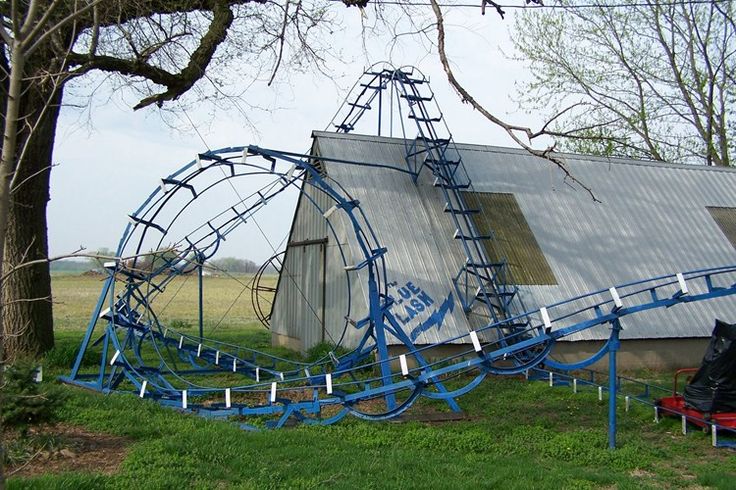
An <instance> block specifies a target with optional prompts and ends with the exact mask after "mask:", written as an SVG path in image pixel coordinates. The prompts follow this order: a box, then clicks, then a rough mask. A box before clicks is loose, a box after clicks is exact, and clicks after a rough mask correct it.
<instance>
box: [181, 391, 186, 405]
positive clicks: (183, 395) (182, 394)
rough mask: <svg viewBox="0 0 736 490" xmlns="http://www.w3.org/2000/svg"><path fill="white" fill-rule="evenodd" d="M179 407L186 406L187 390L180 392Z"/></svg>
mask: <svg viewBox="0 0 736 490" xmlns="http://www.w3.org/2000/svg"><path fill="white" fill-rule="evenodd" d="M181 408H187V390H184V391H182V392H181Z"/></svg>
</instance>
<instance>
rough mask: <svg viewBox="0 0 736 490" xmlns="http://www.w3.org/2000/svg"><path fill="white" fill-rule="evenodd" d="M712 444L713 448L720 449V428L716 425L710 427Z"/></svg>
mask: <svg viewBox="0 0 736 490" xmlns="http://www.w3.org/2000/svg"><path fill="white" fill-rule="evenodd" d="M710 443H711V444H712V445H713V447H718V427H717V426H715V425H711V426H710Z"/></svg>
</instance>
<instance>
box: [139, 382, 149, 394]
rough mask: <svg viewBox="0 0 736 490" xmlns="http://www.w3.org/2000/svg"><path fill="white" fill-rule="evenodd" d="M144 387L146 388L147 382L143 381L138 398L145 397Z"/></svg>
mask: <svg viewBox="0 0 736 490" xmlns="http://www.w3.org/2000/svg"><path fill="white" fill-rule="evenodd" d="M146 386H148V380H147V379H144V380H143V384H141V391H140V392H139V393H138V396H139V397H141V398H143V397H144V396H146Z"/></svg>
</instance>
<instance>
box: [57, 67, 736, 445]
mask: <svg viewBox="0 0 736 490" xmlns="http://www.w3.org/2000/svg"><path fill="white" fill-rule="evenodd" d="M369 113H374V114H377V115H378V117H377V121H376V122H377V128H378V134H379V135H380V134H381V133H382V131H389V132H391V134H393V132H394V130H395V129H396V130H397V131H398V126H396V127H394V124H395V123H394V121H396V120H401V121H402V122H401V127H400V129H401V132H402V136H404V137H405V141H406V147H405V150H406V151H405V155H406V158H405V160H406V162H405V163H406V173H408V174H410V175H411V176H412V177H413V178H414V179H416V178H417V176H418V175H419V174H420V173H421V172H431V174H432V176H433V178H434V182H435V186H436V187H438V188H439V189H440V191H441V193H442V196H443V199H444V200H445V210H446V211H447V212H448V213H447V214H448V219H451V220H452V222H453V225H454V226H455V228H456V232H455V238H457V243H458V246H459V247H461V248H462V250H463V253H464V254H465V257H466V260H465V263H464V265H463V266H462V268H461V269H460V270H459V271H458V273H457V274H456V275H455V276H454V277H453V278H452V281H453V284H454V286H455V292H456V294H457V297H458V298H459V300H460V302H461V304H462V307H463V310H464V312H466V313H470V312H472V311H477V310H479V309H480V310H482V311H483V312H484V313H485V315H486V317H487V318H488V322H487V323H486V324H485V325H484V326H482V327H479V328H477V329H475V330H469V331H468V332H467V333H463V334H461V335H455V336H451V337H449V338H447V339H445V340H443V341H442V342H440V343H438V344H432V345H422V346H417V345H415V344H414V343H413V342H412V340H411V338H410V335H409V334H408V333H407V332H405V331H404V330H403V329H402V326H401V325H400V323H399V322H398V321H397V319H396V316H395V314H394V313H393V312H392V308H393V307H394V306H395V300H394V298H393V297H392V296H391V295H390V294H389V292H388V284H387V282H388V281H387V271H386V265H385V257H386V256H387V254H390V253H391V250H388V249H387V248H386V247H384V246H382V245H381V243H379V239H378V238H377V234H376V233H375V232H374V230H373V229H372V228H371V225H370V223H369V221H368V219H367V218H366V214H365V213H364V212H363V210H362V209H361V204H360V203H359V202H357V201H355V200H354V199H353V198H352V197H351V196H350V195H349V194H348V193H347V192H345V190H344V189H343V188H342V187H341V185H340V183H339V182H335V181H334V180H333V179H331V178H330V177H329V175H328V174H326V173H325V172H324V169H323V168H322V164H323V163H325V162H329V161H330V159H326V158H320V159H319V160H317V159H315V158H314V157H313V156H312V155H306V154H297V153H290V152H284V151H278V150H273V149H266V148H260V147H257V146H237V147H229V148H223V149H219V150H212V151H207V152H204V153H201V154H199V155H197V158H196V159H194V160H193V161H191V162H189V163H188V164H186V165H184V166H183V167H182V168H181V169H180V170H178V171H176V172H174V173H173V174H171V175H169V176H168V177H166V178H164V179H161V181H160V183H159V185H158V186H157V187H156V189H155V190H154V191H153V192H152V193H151V194H150V196H149V197H148V198H147V199H146V200H145V201H144V202H143V203H142V204H141V206H140V207H139V208H138V209H137V210H136V211H135V212H133V213H131V214H130V216H129V223H128V224H127V226H126V228H125V230H124V232H123V235H122V237H121V239H120V242H119V245H118V248H117V250H116V257H119V259H116V260H114V261H110V262H108V263H106V264H105V273H106V278H105V281H104V283H103V286H102V290H101V292H100V295H99V299H98V301H97V303H96V305H95V307H94V310H93V312H92V315H91V319H90V322H89V324H88V327H87V330H86V332H85V335H84V337H83V340H82V343H81V346H80V349H79V353H78V355H77V357H76V359H75V362H74V365H73V366H72V369H71V373H70V374H69V375H68V376H65V377H64V378H63V380H64V381H65V382H67V383H71V384H74V385H78V386H82V387H85V388H89V389H92V390H96V391H100V392H103V393H111V392H123V393H134V394H135V395H137V396H138V397H140V398H143V399H152V400H156V401H157V402H158V403H160V404H161V405H164V406H167V407H172V408H176V409H179V410H183V411H188V412H192V413H195V414H198V415H201V416H205V417H218V418H234V419H236V420H239V421H240V422H241V425H242V426H243V427H244V428H260V427H268V428H278V427H282V426H284V425H285V424H287V422H288V421H297V422H301V423H305V424H331V423H335V422H337V421H339V420H340V419H342V418H343V417H345V416H346V415H352V416H356V417H359V418H363V419H367V420H386V419H390V418H393V417H397V416H399V415H401V414H402V413H404V412H405V411H407V410H408V409H410V407H412V405H413V404H414V402H415V401H417V400H418V399H419V398H420V397H425V398H429V399H434V400H441V401H443V402H445V403H447V404H448V405H449V407H450V408H451V409H452V410H455V411H458V410H459V406H458V404H457V401H456V399H457V398H458V397H460V396H462V395H463V394H466V393H468V392H469V391H471V390H473V389H474V388H476V387H477V386H478V385H479V384H481V382H483V380H484V379H486V378H487V377H488V376H489V375H514V374H517V375H518V374H524V373H526V374H529V373H534V372H539V369H542V368H543V369H546V370H548V371H545V372H549V373H551V374H550V376H553V375H558V376H563V377H565V376H567V377H569V376H570V375H569V374H565V373H569V372H571V371H576V370H581V369H585V368H587V367H589V366H591V365H592V364H594V363H596V362H598V361H600V360H601V359H603V358H604V357H606V356H607V357H608V361H609V376H608V379H609V382H608V386H607V387H603V388H604V389H606V390H607V391H608V392H609V394H610V395H611V396H609V445H610V446H611V447H614V446H615V436H616V399H617V396H616V395H617V394H619V386H618V384H617V380H618V379H619V378H618V377H617V375H616V374H617V373H616V371H617V368H616V353H617V351H618V349H619V334H620V331H621V320H622V319H623V318H624V317H626V316H628V315H635V314H637V313H641V312H644V311H647V310H653V309H657V308H671V307H674V306H676V305H679V304H681V303H682V304H684V303H690V302H696V301H703V300H708V299H712V298H718V297H723V296H728V295H732V294H735V293H736V265H732V266H725V267H716V268H712V269H705V270H695V271H689V272H685V271H682V272H677V271H673V273H672V274H671V275H663V276H659V277H654V278H649V279H644V280H641V281H636V282H631V283H627V284H619V285H614V286H612V287H610V288H606V289H601V290H597V291H593V292H590V293H588V294H585V295H581V296H578V297H575V298H570V299H567V300H565V301H561V302H559V303H556V304H550V305H544V306H536V307H532V308H529V307H527V306H526V305H524V304H523V302H522V301H521V298H520V296H519V295H518V294H517V289H516V286H514V284H513V281H512V278H511V277H510V274H509V273H508V270H507V268H506V265H505V264H504V263H503V262H501V263H492V262H491V261H490V260H489V258H488V257H487V255H486V252H485V248H484V247H483V245H482V242H483V241H484V240H490V239H492V237H489V236H483V235H481V234H480V233H479V232H478V230H477V228H476V226H475V224H474V221H473V219H472V215H473V213H474V210H473V209H472V208H471V207H470V206H469V205H468V203H467V202H466V201H465V199H464V197H463V192H462V191H464V190H467V189H472V182H471V181H470V178H469V177H468V174H467V172H466V171H465V169H464V165H463V162H462V155H461V154H460V152H459V151H457V148H456V147H455V143H454V141H453V139H452V136H451V134H450V133H449V129H447V126H446V125H444V121H443V120H442V119H443V118H442V113H441V112H440V111H439V107H438V106H436V102H435V100H434V94H433V93H432V92H431V89H430V88H429V81H428V80H427V79H426V77H424V76H423V75H422V74H421V73H420V72H419V71H418V70H416V69H412V68H394V67H390V66H388V65H378V66H374V67H372V68H371V69H369V70H368V71H366V72H365V73H364V75H363V76H362V77H361V79H360V80H359V82H358V83H356V85H355V86H354V88H353V90H352V91H351V93H350V95H349V96H348V98H347V99H346V102H345V103H344V104H343V106H342V107H341V108H340V110H339V111H338V113H337V115H336V117H335V119H334V120H333V123H332V127H333V128H334V129H335V130H336V131H338V132H343V133H346V132H350V131H353V130H354V129H355V128H356V127H357V125H358V123H359V122H360V121H363V120H366V119H367V117H366V114H369ZM386 114H389V116H388V117H387V116H386ZM396 116H399V117H398V118H397V117H396ZM403 121H409V122H410V123H411V124H413V126H411V127H407V126H409V125H408V124H407V125H404V122H403ZM409 131H414V134H411V135H410V137H406V136H407V132H409ZM336 163H340V164H348V165H349V164H356V165H357V164H361V162H349V161H340V162H336ZM244 182H247V183H249V184H250V187H249V190H248V191H247V192H242V193H241V192H240V191H239V190H238V189H240V188H242V187H239V184H241V183H244ZM226 191H227V192H226ZM227 193H230V194H233V195H234V196H235V200H234V201H230V202H225V201H226V199H225V197H224V196H225V195H226V194H227ZM295 194H297V195H298V194H301V196H302V198H303V199H305V200H306V201H308V202H309V203H311V205H313V206H315V208H316V209H317V211H318V212H319V214H320V215H322V217H323V218H324V220H325V222H326V223H327V227H328V229H329V231H330V233H331V234H333V235H336V234H337V231H336V229H335V225H334V224H333V223H335V221H336V217H337V216H338V215H339V217H340V219H341V220H342V222H343V223H347V224H348V225H347V229H348V233H349V234H350V235H351V238H354V241H355V243H357V245H358V250H359V255H360V260H359V261H357V263H348V260H347V257H348V254H346V253H342V257H343V260H344V262H345V264H344V268H345V270H346V271H356V270H357V271H361V272H362V273H361V274H360V275H352V276H351V277H352V279H351V280H353V281H355V280H357V279H356V278H365V285H364V286H365V291H367V304H368V314H367V315H366V316H365V317H364V318H361V319H358V320H355V321H353V320H349V321H346V323H345V325H344V329H357V330H359V331H360V332H361V340H360V341H359V342H358V344H357V346H355V347H353V348H351V349H349V350H347V349H342V350H341V351H338V350H337V349H335V350H334V351H332V352H329V353H328V355H326V356H324V357H323V358H321V359H318V360H316V361H314V362H302V361H297V360H294V359H289V358H286V356H284V357H280V356H277V355H274V354H271V353H269V352H265V351H262V350H259V349H255V348H252V347H248V346H241V345H235V344H232V343H228V342H224V341H218V340H214V339H211V338H208V337H206V336H205V335H204V329H203V325H204V321H203V316H204V313H203V310H204V303H203V299H202V297H203V294H202V289H203V275H204V274H205V272H206V269H207V267H208V265H207V264H208V263H209V261H210V260H211V259H212V258H213V257H215V256H216V254H217V253H218V250H220V249H221V246H222V245H223V244H224V242H225V241H226V240H227V238H228V237H230V236H232V235H233V234H234V233H235V232H236V231H237V230H241V231H242V229H243V228H247V227H248V226H250V227H255V228H254V229H257V230H260V229H261V227H262V226H261V225H262V223H261V224H259V216H262V214H263V213H264V212H265V210H266V209H268V206H269V204H270V203H272V202H274V201H276V200H278V199H280V198H282V197H284V196H286V195H292V196H293V195H295ZM315 196H320V198H319V199H317V198H315ZM325 202H327V203H329V204H328V205H327V206H325V204H324V203H325ZM202 209H207V210H209V212H210V214H209V215H207V216H206V217H204V218H202V214H201V210H202ZM212 209H215V210H217V211H216V214H214V215H212V214H211V210H212ZM197 220H199V222H197ZM192 222H195V224H193V225H192ZM261 231H262V230H261ZM254 233H256V232H254ZM274 252H276V250H274ZM353 255H354V254H353ZM123 258H125V259H123ZM270 263H271V264H272V265H273V264H277V267H276V268H277V269H279V268H280V267H281V266H282V265H283V263H282V261H281V260H280V259H278V258H277V259H275V260H272V261H271V262H270ZM265 270H266V269H265V268H262V269H261V271H259V273H258V274H256V279H257V278H260V277H262V276H263V273H264V271H265ZM282 274H283V271H282ZM195 276H196V277H197V278H198V281H199V287H198V291H199V298H198V301H199V304H198V307H199V325H198V327H199V330H198V332H197V333H191V332H184V331H182V329H177V328H175V327H176V326H175V325H171V324H166V323H165V322H164V321H162V320H160V315H159V313H160V308H161V305H160V304H159V303H157V301H156V300H157V298H162V297H164V296H165V294H164V293H165V292H166V290H167V287H172V284H173V283H174V281H175V280H176V279H177V278H182V277H187V278H188V277H195ZM257 283H258V281H257V280H256V284H251V285H249V286H248V288H250V289H251V291H252V296H253V298H254V302H255V303H256V313H257V316H258V317H259V319H261V320H262V321H264V322H266V323H267V322H268V320H269V318H270V311H269V309H268V307H264V306H263V304H262V303H261V304H259V303H258V301H259V299H258V298H259V291H260V293H263V292H264V290H263V288H262V287H259V285H258V284H257ZM265 292H266V293H271V294H272V293H273V292H274V290H273V289H270V290H268V289H266V290H265ZM347 317H348V315H346V318H347ZM599 325H607V326H609V327H610V336H609V338H608V340H607V341H606V342H605V343H604V345H603V347H602V348H601V349H600V350H599V351H598V352H597V353H596V354H595V355H593V356H591V357H590V358H588V359H585V360H582V361H580V362H576V363H573V364H563V363H560V362H557V361H555V360H553V359H552V358H551V357H550V355H549V354H550V352H551V350H552V348H553V347H554V345H555V343H556V342H557V341H558V340H560V339H562V338H564V337H567V336H570V335H573V334H575V333H578V332H581V331H583V330H586V329H590V328H593V327H596V326H599ZM388 336H392V337H394V338H396V339H398V340H399V341H400V342H401V343H402V344H403V346H404V348H405V353H404V354H397V355H390V354H389V350H388V345H387V338H388ZM336 343H337V344H338V345H339V344H340V341H339V340H338V341H337V342H336ZM449 344H455V345H457V344H459V345H461V346H463V348H462V349H460V351H454V352H456V353H454V354H452V355H449V356H447V357H444V358H442V359H440V360H430V356H428V351H429V350H430V349H436V348H437V347H440V346H443V345H449ZM88 352H93V353H94V355H95V356H98V357H97V360H96V361H95V364H94V366H95V367H94V368H93V369H92V370H90V369H89V368H88V367H85V365H84V363H85V362H86V361H85V356H89V353H88ZM555 373H556V374H555ZM627 403H628V398H627Z"/></svg>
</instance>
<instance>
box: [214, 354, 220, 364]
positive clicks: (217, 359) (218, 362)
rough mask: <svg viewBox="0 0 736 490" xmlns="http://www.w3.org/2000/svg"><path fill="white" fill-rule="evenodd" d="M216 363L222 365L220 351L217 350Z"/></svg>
mask: <svg viewBox="0 0 736 490" xmlns="http://www.w3.org/2000/svg"><path fill="white" fill-rule="evenodd" d="M215 364H216V365H218V366H219V365H220V351H219V350H218V351H215Z"/></svg>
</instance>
